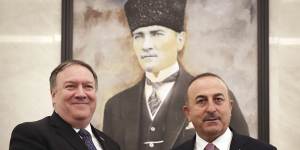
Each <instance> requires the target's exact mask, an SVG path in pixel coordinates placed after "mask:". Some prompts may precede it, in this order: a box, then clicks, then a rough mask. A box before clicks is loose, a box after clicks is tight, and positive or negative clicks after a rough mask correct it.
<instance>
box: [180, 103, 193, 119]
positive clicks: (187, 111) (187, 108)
mask: <svg viewBox="0 0 300 150" xmlns="http://www.w3.org/2000/svg"><path fill="white" fill-rule="evenodd" d="M182 110H183V112H184V114H185V116H186V118H187V119H188V121H189V122H190V121H191V119H190V109H189V107H188V106H187V105H184V106H183V107H182Z"/></svg>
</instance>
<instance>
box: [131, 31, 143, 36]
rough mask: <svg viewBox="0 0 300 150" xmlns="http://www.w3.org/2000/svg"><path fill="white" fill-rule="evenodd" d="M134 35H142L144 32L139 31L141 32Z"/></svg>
mask: <svg viewBox="0 0 300 150" xmlns="http://www.w3.org/2000/svg"><path fill="white" fill-rule="evenodd" d="M132 34H133V35H142V34H143V32H141V31H139V32H133V33H132Z"/></svg>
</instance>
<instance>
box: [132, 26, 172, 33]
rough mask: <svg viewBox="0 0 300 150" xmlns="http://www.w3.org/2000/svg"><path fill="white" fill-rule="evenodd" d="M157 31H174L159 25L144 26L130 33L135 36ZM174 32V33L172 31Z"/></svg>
mask: <svg viewBox="0 0 300 150" xmlns="http://www.w3.org/2000/svg"><path fill="white" fill-rule="evenodd" d="M157 30H161V31H170V30H171V31H174V30H172V29H170V28H168V27H164V26H161V25H151V26H146V27H139V28H137V29H135V30H134V31H133V32H132V33H133V34H136V33H141V32H150V31H157ZM174 32H175V31H174Z"/></svg>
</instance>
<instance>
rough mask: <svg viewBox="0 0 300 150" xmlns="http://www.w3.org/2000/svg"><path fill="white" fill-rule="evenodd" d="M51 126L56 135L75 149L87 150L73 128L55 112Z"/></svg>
mask: <svg viewBox="0 0 300 150" xmlns="http://www.w3.org/2000/svg"><path fill="white" fill-rule="evenodd" d="M50 124H51V126H52V127H53V128H54V130H55V131H56V133H57V134H58V135H60V136H61V137H62V138H64V139H65V140H66V141H67V142H68V143H69V144H70V145H71V146H72V147H73V148H74V149H77V150H87V147H86V146H85V144H84V142H83V141H82V140H81V139H80V137H79V136H78V135H77V133H76V132H75V131H74V130H73V128H72V127H71V126H70V125H69V124H67V123H66V122H65V121H64V120H63V119H62V118H61V117H60V116H58V114H56V113H55V112H53V114H52V116H51V120H50Z"/></svg>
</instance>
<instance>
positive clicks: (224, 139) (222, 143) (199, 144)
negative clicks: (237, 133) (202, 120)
mask: <svg viewBox="0 0 300 150" xmlns="http://www.w3.org/2000/svg"><path fill="white" fill-rule="evenodd" d="M231 140H232V132H231V131H230V129H229V128H227V129H226V131H225V132H224V133H223V134H222V135H221V136H219V137H218V138H217V139H215V140H214V141H213V142H212V143H213V144H214V145H215V146H217V148H218V149H222V150H223V149H224V150H229V148H230V143H231ZM207 144H208V142H207V141H205V140H204V139H202V138H201V137H200V136H199V135H198V134H196V143H195V149H194V150H203V149H204V148H205V146H206V145H207Z"/></svg>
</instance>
